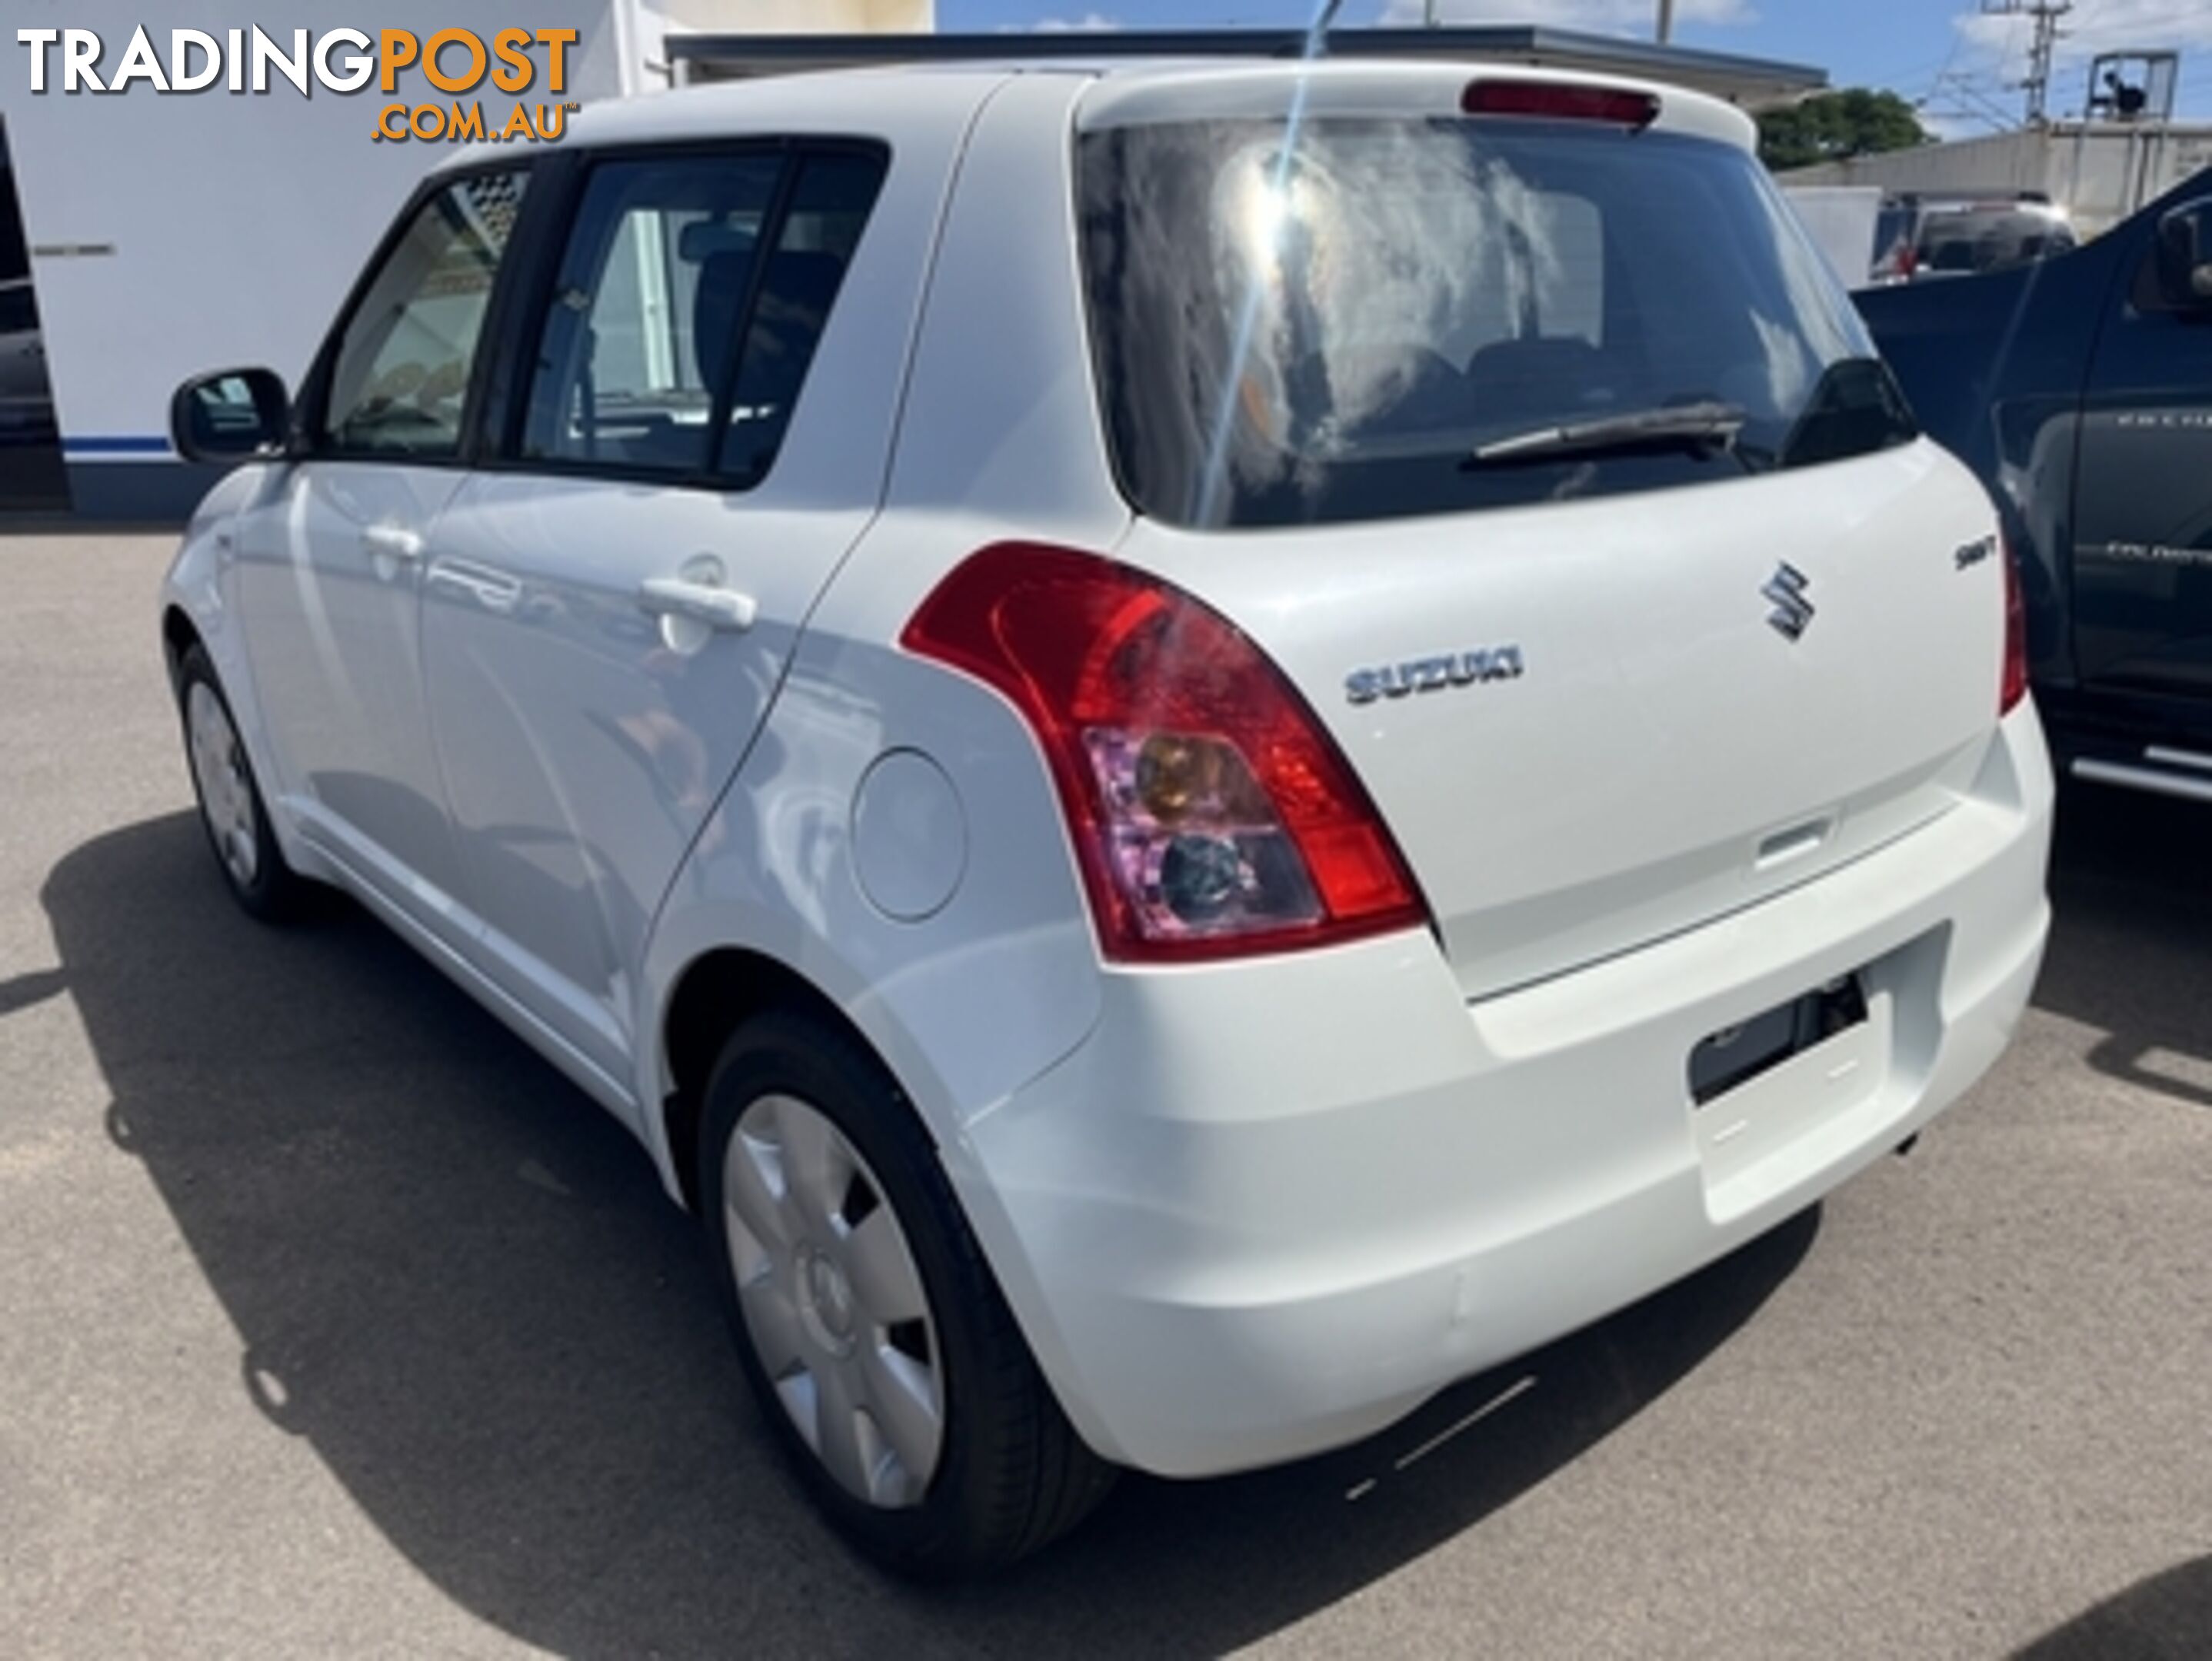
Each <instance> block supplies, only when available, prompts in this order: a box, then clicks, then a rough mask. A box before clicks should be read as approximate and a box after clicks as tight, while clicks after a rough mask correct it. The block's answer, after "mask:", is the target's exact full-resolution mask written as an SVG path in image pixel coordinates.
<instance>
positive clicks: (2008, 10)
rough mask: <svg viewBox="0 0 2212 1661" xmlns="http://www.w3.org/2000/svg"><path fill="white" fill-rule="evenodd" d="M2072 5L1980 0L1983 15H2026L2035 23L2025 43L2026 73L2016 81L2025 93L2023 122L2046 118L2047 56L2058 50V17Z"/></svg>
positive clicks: (2061, 0)
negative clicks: (2019, 81)
mask: <svg viewBox="0 0 2212 1661" xmlns="http://www.w3.org/2000/svg"><path fill="white" fill-rule="evenodd" d="M2073 9H2074V0H1982V15H1984V17H2026V18H2028V19H2031V20H2032V21H2033V23H2034V25H2035V37H2034V39H2033V40H2031V41H2030V42H2029V43H2028V48H2027V79H2025V80H2024V81H2022V82H2021V83H2020V86H2021V91H2022V92H2024V93H2026V94H2027V124H2028V125H2029V126H2031V127H2040V126H2042V125H2043V124H2045V122H2046V121H2047V120H2048V119H2049V115H2048V112H2047V106H2048V104H2049V102H2050V97H2051V58H2053V57H2054V56H2055V55H2056V54H2057V50H2058V38H2059V34H2060V33H2061V31H2060V29H2059V27H2058V20H2059V19H2060V18H2062V17H2063V16H2065V15H2066V14H2067V13H2068V12H2069V11H2071V10H2073Z"/></svg>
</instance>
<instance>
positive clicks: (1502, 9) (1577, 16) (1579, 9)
mask: <svg viewBox="0 0 2212 1661" xmlns="http://www.w3.org/2000/svg"><path fill="white" fill-rule="evenodd" d="M2176 3H2177V5H2180V4H2186V3H2188V0H2176ZM2197 3H2199V4H2201V3H2203V0H2197ZM1425 15H1426V6H1425V0H1389V3H1388V4H1387V5H1385V6H1384V7H1383V15H1382V16H1381V18H1380V19H1378V20H1377V21H1380V22H1382V23H1383V24H1384V25H1385V26H1387V27H1406V26H1407V25H1410V24H1414V23H1419V22H1420V21H1422V20H1423V18H1424V17H1425ZM1658 16H1659V7H1658V3H1657V0H1437V21H1438V22H1440V23H1548V24H1550V25H1552V26H1553V27H1555V28H1562V29H1594V30H1596V31H1598V32H1600V33H1605V34H1636V35H1642V36H1644V37H1645V38H1646V39H1649V38H1650V34H1651V33H1652V29H1653V27H1654V26H1655V25H1656V22H1657V21H1658ZM1757 21H1759V14H1758V13H1757V12H1756V11H1755V10H1753V9H1752V5H1751V0H1675V4H1674V22H1675V25H1676V27H1680V26H1681V25H1682V24H1684V23H1730V24H1741V23H1755V22H1757Z"/></svg>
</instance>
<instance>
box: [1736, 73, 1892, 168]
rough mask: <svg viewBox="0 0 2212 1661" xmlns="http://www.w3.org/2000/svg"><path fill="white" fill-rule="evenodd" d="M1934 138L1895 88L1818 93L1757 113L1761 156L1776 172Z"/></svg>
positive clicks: (1870, 153)
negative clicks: (1889, 89)
mask: <svg viewBox="0 0 2212 1661" xmlns="http://www.w3.org/2000/svg"><path fill="white" fill-rule="evenodd" d="M1933 137H1934V135H1933V134H1931V133H1929V130H1927V129H1926V128H1925V127H1923V126H1922V125H1921V124H1920V118H1919V117H1918V116H1917V115H1916V114H1915V113H1914V112H1913V109H1912V106H1911V105H1910V104H1908V103H1906V102H1905V100H1903V99H1901V98H1899V96H1898V95H1897V94H1895V93H1893V92H1875V91H1874V90H1872V89H1871V88H1866V87H1849V88H1844V90H1843V91H1841V92H1832V93H1818V94H1814V96H1813V97H1811V98H1808V99H1807V100H1804V102H1802V104H1794V105H1792V106H1790V107H1789V108H1787V109H1780V110H1769V111H1767V112H1766V113H1765V114H1764V115H1762V116H1760V117H1759V159H1760V160H1761V161H1765V163H1766V165H1767V166H1768V167H1771V168H1773V169H1774V170H1775V171H1776V172H1777V173H1780V172H1782V171H1784V169H1786V168H1790V167H1811V166H1812V165H1813V164H1814V163H1815V162H1818V161H1841V160H1843V159H1844V157H1845V156H1852V155H1872V154H1874V153H1875V151H1877V150H1905V149H1911V148H1912V146H1914V145H1915V144H1925V143H1928V142H1930V141H1931V139H1932V138H1933Z"/></svg>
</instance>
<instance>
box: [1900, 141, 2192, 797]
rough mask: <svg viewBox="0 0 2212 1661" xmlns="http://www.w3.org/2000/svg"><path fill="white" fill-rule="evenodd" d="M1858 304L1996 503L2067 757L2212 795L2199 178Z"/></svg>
mask: <svg viewBox="0 0 2212 1661" xmlns="http://www.w3.org/2000/svg"><path fill="white" fill-rule="evenodd" d="M1858 301H1859V306H1860V309H1861V311H1862V312H1863V313H1864V314H1865V317H1866V319H1867V321H1868V323H1869V325H1870V326H1871V327H1872V328H1873V330H1874V332H1875V339H1876V340H1877V341H1879V342H1880V343H1881V349H1882V354H1883V355H1884V356H1885V357H1886V358H1887V359H1888V361H1889V362H1890V364H1891V365H1892V366H1893V367H1894V368H1895V369H1896V371H1897V373H1898V375H1899V378H1900V379H1902V380H1903V382H1904V384H1905V391H1906V392H1907V394H1908V396H1909V397H1911V403H1912V407H1913V409H1914V411H1915V413H1916V414H1917V415H1918V417H1919V419H1920V421H1921V422H1922V424H1923V426H1924V427H1926V428H1927V430H1928V432H1929V433H1930V434H1932V435H1933V436H1934V437H1936V439H1940V440H1942V443H1944V444H1945V445H1947V446H1949V448H1950V449H1951V450H1952V451H1953V452H1955V453H1956V454H1957V455H1959V456H1960V458H1962V459H1964V460H1965V461H1966V463H1967V464H1968V465H1969V466H1971V467H1972V468H1973V469H1974V470H1975V471H1976V472H1977V473H1978V474H1980V475H1981V476H1982V478H1983V480H1984V482H1986V483H1987V484H1988V486H1989V487H1990V491H1991V493H1992V494H1994V495H1995V496H1996V500H1997V503H1998V506H1999V507H2000V509H2001V510H2002V512H2003V515H2004V522H2005V534H2006V537H2007V539H2008V542H2009V543H2011V545H2012V548H2013V550H2014V552H2015V555H2017V557H2018V559H2019V561H2020V563H2021V579H2022V586H2023V589H2024V591H2025V595H2026V600H2027V624H2028V655H2029V663H2030V666H2031V672H2032V674H2033V680H2034V682H2035V689H2036V696H2037V699H2038V700H2039V703H2040V704H2041V706H2042V707H2043V712H2044V714H2045V718H2047V719H2048V720H2049V722H2050V724H2051V742H2052V743H2054V744H2055V745H2056V746H2057V749H2058V750H2059V752H2060V754H2061V756H2062V759H2063V761H2064V763H2065V765H2066V766H2067V767H2069V768H2070V769H2071V770H2072V771H2073V773H2075V774H2076V775H2077V776H2080V777H2082V778H2086V779H2100V780H2103V781H2105V782H2106V783H2110V784H2118V785H2133V786H2135V787H2137V788H2140V789H2143V790H2151V791H2162V792H2165V793H2166V794H2168V795H2176V796H2186V797H2195V798H2197V799H2198V800H2206V801H2212V465H2208V460H2207V458H2208V457H2212V172H2208V173H2199V174H2198V175H2197V177H2196V178H2194V179H2191V180H2188V181H2187V182H2185V184H2183V185H2181V186H2180V187H2179V189H2178V190H2176V191H2173V192H2172V193H2171V194H2170V195H2168V196H2166V197H2164V198H2163V199H2162V200H2160V201H2159V202H2156V203H2153V204H2151V206H2149V207H2148V208H2146V209H2143V210H2142V212H2141V213H2140V214H2138V215H2136V216H2135V217H2134V218H2133V219H2130V220H2129V221H2125V222H2124V224H2122V225H2120V226H2118V227H2116V228H2115V229H2113V230H2112V231H2109V232H2107V233H2106V234H2105V235H2103V236H2101V237H2099V238H2098V239H2096V240H2095V241H2093V242H2092V243H2090V244H2088V245H2087V246H2085V247H2083V248H2081V250H2079V251H2078V252H2075V253H2071V254H2069V255H2067V256H2066V257H2065V258H2063V259H2056V260H2051V261H2049V262H2047V263H2045V264H2040V265H2034V266H2029V267H2026V268H2022V269H2019V270H2009V271H2001V272H1995V273H1992V274H1990V275H1989V276H1980V277H1975V278H1973V279H1972V280H1970V281H1966V282H1954V283H1946V284H1943V285H1942V286H1941V291H1940V292H1936V291H1932V290H1922V289H1917V288H1891V289H1884V290H1881V291H1878V292H1869V293H1865V294H1861V295H1859V296H1858Z"/></svg>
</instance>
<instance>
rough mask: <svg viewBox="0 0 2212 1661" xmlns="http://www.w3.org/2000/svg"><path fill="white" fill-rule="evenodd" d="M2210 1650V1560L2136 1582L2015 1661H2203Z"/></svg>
mask: <svg viewBox="0 0 2212 1661" xmlns="http://www.w3.org/2000/svg"><path fill="white" fill-rule="evenodd" d="M2208 1650H2212V1556H2206V1557H2199V1558H2197V1559H2195V1560H2194V1561H2190V1562H2186V1563H2182V1564H2179V1565H2177V1566H2176V1567H2172V1568H2170V1569H2167V1570H2166V1571H2165V1572H2164V1573H2160V1574H2154V1575H2151V1576H2150V1577H2148V1579H2142V1580H2138V1581H2136V1584H2135V1585H2131V1586H2130V1587H2129V1588H2128V1589H2127V1590H2126V1591H2123V1592H2118V1593H2116V1594H2115V1595H2114V1596H2112V1597H2108V1598H2106V1600H2105V1601H2104V1602H2103V1603H2099V1604H2098V1605H2096V1607H2094V1608H2093V1609H2088V1610H2086V1611H2085V1612H2083V1613H2082V1614H2081V1615H2077V1616H2075V1617H2074V1619H2072V1620H2071V1621H2069V1622H2067V1623H2066V1624H2065V1625H2064V1626H2063V1627H2060V1628H2057V1630H2056V1631H2054V1632H2050V1633H2046V1634H2044V1635H2043V1636H2042V1637H2041V1638H2039V1639H2037V1640H2035V1642H2033V1644H2030V1645H2028V1646H2027V1647H2026V1648H2024V1649H2022V1650H2021V1651H2020V1652H2018V1653H2017V1654H2016V1655H2015V1658H2014V1661H2202V1658H2203V1656H2204V1655H2205V1653H2206V1652H2207V1651H2208Z"/></svg>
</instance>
